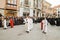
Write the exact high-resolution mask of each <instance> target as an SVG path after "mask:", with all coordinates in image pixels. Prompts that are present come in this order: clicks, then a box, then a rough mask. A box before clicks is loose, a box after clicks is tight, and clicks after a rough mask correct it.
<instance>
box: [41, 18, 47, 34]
mask: <svg viewBox="0 0 60 40" xmlns="http://www.w3.org/2000/svg"><path fill="white" fill-rule="evenodd" d="M42 23H43V29H42V31H43V33H44V34H46V33H47V24H48V22H47V19H46V18H44V19H43V20H42Z"/></svg>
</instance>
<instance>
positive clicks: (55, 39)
mask: <svg viewBox="0 0 60 40" xmlns="http://www.w3.org/2000/svg"><path fill="white" fill-rule="evenodd" d="M59 34H60V27H57V26H51V25H48V32H47V34H43V33H42V31H41V29H40V24H39V23H37V24H34V27H33V29H32V30H31V31H30V33H26V32H25V27H24V25H17V26H14V28H10V27H8V29H7V30H3V28H0V40H60V35H59Z"/></svg>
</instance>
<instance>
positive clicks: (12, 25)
mask: <svg viewBox="0 0 60 40" xmlns="http://www.w3.org/2000/svg"><path fill="white" fill-rule="evenodd" d="M10 26H11V28H14V21H13V19H12V18H10Z"/></svg>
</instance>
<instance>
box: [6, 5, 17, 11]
mask: <svg viewBox="0 0 60 40" xmlns="http://www.w3.org/2000/svg"><path fill="white" fill-rule="evenodd" d="M6 9H7V10H14V11H17V7H16V6H15V7H14V6H6Z"/></svg>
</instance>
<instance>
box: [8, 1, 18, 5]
mask: <svg viewBox="0 0 60 40" xmlns="http://www.w3.org/2000/svg"><path fill="white" fill-rule="evenodd" d="M16 1H17V0H7V3H10V4H16Z"/></svg>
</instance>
